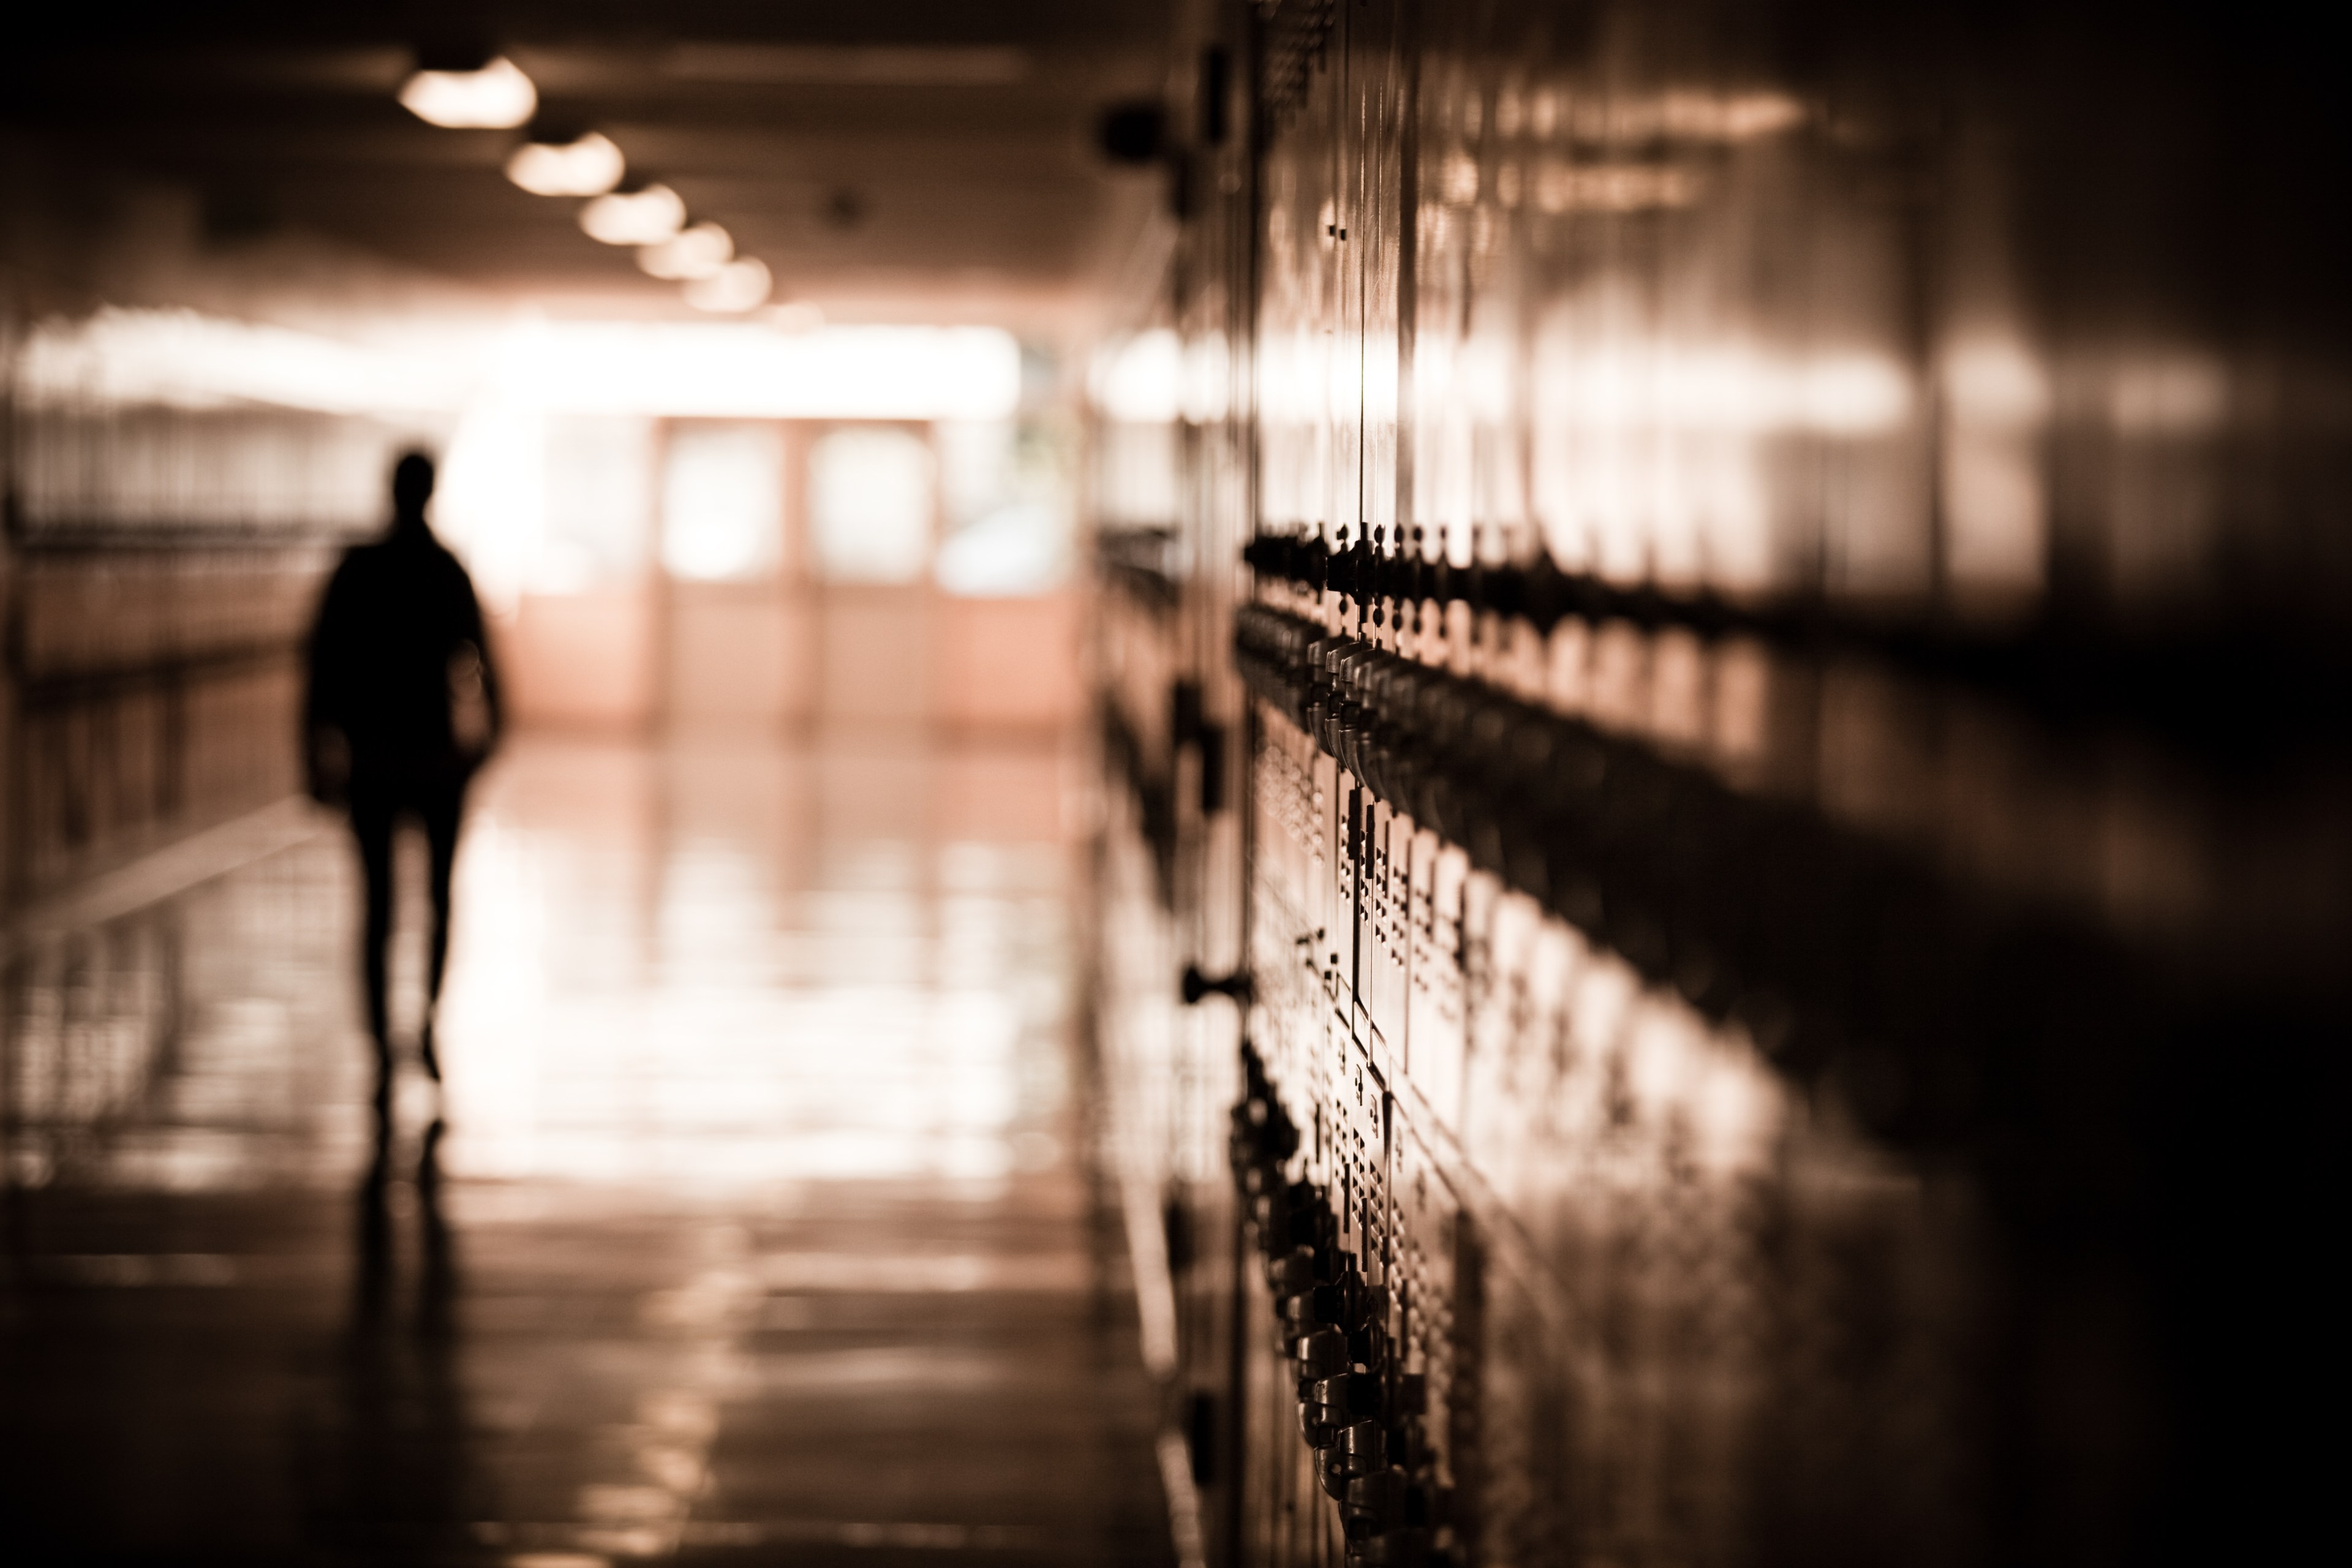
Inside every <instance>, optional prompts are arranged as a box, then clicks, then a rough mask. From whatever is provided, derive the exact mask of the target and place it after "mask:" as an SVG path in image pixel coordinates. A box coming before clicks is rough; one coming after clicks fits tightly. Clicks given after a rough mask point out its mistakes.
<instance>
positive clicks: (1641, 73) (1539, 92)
mask: <svg viewBox="0 0 2352 1568" xmlns="http://www.w3.org/2000/svg"><path fill="white" fill-rule="evenodd" d="M1185 14H1186V16H1187V22H1186V26H1187V29H1188V31H1187V33H1186V35H1185V36H1186V37H1187V39H1188V40H1189V46H1188V47H1192V50H1193V52H1192V54H1191V55H1190V56H1189V57H1188V59H1187V63H1186V66H1185V67H1184V68H1182V69H1181V70H1179V71H1178V72H1177V73H1176V76H1175V78H1174V79H1173V80H1172V81H1171V92H1170V95H1169V102H1170V104H1171V110H1170V111H1169V114H1168V119H1167V124H1168V126H1169V131H1168V135H1167V138H1166V141H1167V142H1168V146H1167V149H1166V151H1165V153H1164V158H1165V162H1166V163H1167V166H1168V188H1169V196H1170V209H1169V210H1170V213H1171V227H1172V230H1173V237H1172V242H1171V244H1170V246H1169V255H1170V258H1171V259H1170V263H1169V266H1168V269H1167V272H1166V274H1165V276H1164V277H1163V278H1162V279H1160V291H1159V292H1158V294H1157V295H1156V296H1155V297H1153V298H1150V299H1148V300H1139V301H1137V302H1136V303H1137V311H1138V323H1137V332H1136V335H1135V336H1134V338H1132V339H1131V340H1130V341H1129V345H1128V347H1127V348H1126V349H1125V350H1123V351H1119V353H1118V354H1117V355H1115V357H1114V359H1113V360H1112V362H1111V363H1112V371H1113V372H1114V373H1115V374H1106V375H1105V376H1104V377H1102V378H1101V379H1102V380H1103V382H1104V383H1105V384H1106V385H1107V386H1110V387H1114V388H1115V389H1116V390H1117V391H1118V396H1116V397H1107V398H1106V399H1105V401H1104V405H1103V407H1102V408H1101V409H1100V410H1099V414H1100V416H1101V421H1102V424H1103V426H1104V427H1105V428H1104V437H1103V441H1102V443H1101V450H1102V451H1104V452H1105V453H1108V454H1109V455H1110V459H1111V460H1107V461H1106V463H1105V464H1104V466H1103V469H1102V474H1103V479H1102V483H1103V487H1104V489H1103V493H1102V494H1101V495H1099V496H1098V497H1097V503H1098V504H1097V512H1098V516H1099V518H1100V520H1101V521H1103V522H1104V523H1105V524H1106V525H1107V527H1108V529H1110V530H1111V531H1110V532H1108V533H1107V535H1106V542H1105V546H1104V551H1103V555H1104V564H1105V567H1106V583H1107V585H1108V589H1109V590H1110V591H1109V592H1108V593H1107V594H1106V595H1105V601H1104V610H1103V616H1102V621H1103V631H1102V637H1101V646H1102V647H1103V649H1104V650H1105V652H1106V655H1107V657H1106V658H1105V659H1104V660H1103V663H1102V668H1103V670H1104V672H1105V674H1104V684H1103V691H1102V696H1103V717H1104V733H1105V737H1106V746H1105V757H1106V762H1107V763H1108V765H1109V774H1110V778H1109V782H1110V784H1111V786H1112V794H1113V796H1114V809H1112V810H1111V811H1110V812H1109V813H1108V816H1107V819H1106V845H1105V849H1106V852H1105V855H1104V857H1103V858H1102V861H1101V865H1102V868H1103V876H1102V877H1101V879H1100V882H1099V897H1100V898H1101V900H1102V901H1103V910H1102V918H1101V919H1100V920H1099V921H1098V922H1097V926H1098V930H1099V931H1101V933H1102V936H1101V941H1102V944H1103V950H1104V951H1103V956H1102V962H1101V963H1100V966H1099V970H1098V982H1099V989H1100V992H1101V996H1100V1005H1099V1007H1098V1009H1097V1015H1098V1022H1099V1025H1100V1030H1101V1035H1102V1044H1103V1047H1104V1050H1105V1054H1106V1058H1107V1061H1108V1064H1109V1088H1110V1089H1111V1091H1112V1098H1113V1101H1114V1108H1115V1109H1114V1116H1113V1120H1114V1124H1115V1125H1116V1126H1117V1127H1118V1128H1119V1129H1121V1130H1122V1131H1124V1132H1125V1133H1126V1135H1127V1138H1128V1142H1129V1147H1128V1149H1127V1151H1126V1161H1127V1170H1128V1173H1129V1179H1130V1181H1135V1182H1142V1183H1147V1184H1151V1185H1152V1191H1153V1193H1154V1194H1155V1195H1156V1196H1157V1197H1158V1198H1159V1199H1160V1201H1161V1202H1162V1203H1163V1204H1164V1205H1165V1209H1166V1226H1165V1230H1166V1236H1165V1243H1166V1246H1165V1252H1166V1258H1167V1262H1168V1265H1169V1268H1170V1272H1171V1297H1172V1300H1173V1303H1174V1306H1175V1310H1176V1319H1177V1321H1176V1326H1175V1331H1174V1333H1173V1341H1174V1350H1173V1352H1172V1355H1171V1361H1170V1363H1169V1364H1168V1366H1167V1368H1166V1371H1167V1375H1168V1381H1169V1393H1170V1400H1171V1404H1170V1420H1171V1426H1174V1427H1176V1428H1178V1429H1180V1430H1181V1432H1182V1433H1183V1435H1184V1436H1185V1437H1186V1439H1187V1441H1188V1446H1189V1448H1190V1452H1191V1455H1192V1480H1193V1482H1194V1484H1195V1486H1196V1488H1197V1489H1198V1499H1197V1501H1198V1504H1199V1508H1200V1510H1201V1512H1200V1516H1201V1518H1202V1533H1201V1536H1200V1551H1201V1554H1202V1557H1203V1558H1204V1559H1206V1560H1211V1561H1216V1562H1231V1563H1274V1564H1293V1563H1297V1564H1310V1563H1311V1564H1322V1563H1331V1564H1337V1563H1342V1562H1345V1563H1455V1564H1467V1563H1741V1562H1761V1563H1776V1562H1790V1563H1798V1562H1804V1563H1844V1562H1857V1563H1859V1562H1878V1561H1894V1560H1901V1561H1922V1562H1951V1563H1981V1562H1992V1561H2004V1562H2006V1561H2026V1560H2042V1559H2049V1560H2060V1559H2063V1560H2066V1561H2070V1562H2119V1561H2133V1560H2138V1559H2141V1558H2145V1557H2147V1556H2149V1555H2152V1554H2154V1553H2155V1552H2156V1551H2157V1550H2158V1548H2159V1546H2160V1544H2161V1543H2164V1542H2174V1543H2178V1542H2181V1541H2184V1540H2187V1539H2189V1538H2190V1536H2191V1535H2197V1536H2200V1538H2204V1539H2210V1540H2211V1541H2214V1542H2234V1543H2237V1544H2238V1545H2243V1544H2244V1543H2246V1542H2251V1541H2253V1540H2255V1539H2258V1538H2267V1537H2272V1536H2275V1535H2278V1534H2279V1532H2281V1531H2284V1529H2285V1528H2286V1527H2287V1521H2291V1520H2293V1519H2294V1518H2296V1517H2298V1510H2299V1509H2300V1508H2301V1506H2302V1505H2301V1504H2300V1503H2299V1502H2297V1501H2295V1499H2296V1498H2298V1497H2303V1496H2305V1494H2306V1490H2307V1489H2308V1486H2309V1483H2310V1482H2311V1480H2312V1479H2313V1474H2314V1472H2313V1471H2312V1468H2311V1464H2310V1459H2309V1456H2308V1455H2307V1454H2305V1453H2304V1452H2303V1451H2302V1450H2301V1449H2300V1448H2298V1447H2296V1446H2295V1445H2294V1443H2293V1441H2292V1440H2291V1439H2286V1438H2284V1437H2278V1436H2249V1433H2250V1431H2252V1426H2253V1424H2252V1421H2251V1419H2250V1417H2251V1416H2252V1411H2253V1409H2254V1408H2255V1404H2256V1398H2255V1393H2254V1391H2255V1390H2256V1389H2257V1388H2258V1387H2259V1386H2260V1385H2263V1384H2264V1383H2265V1382H2266V1381H2269V1382H2273V1383H2280V1382H2292V1381H2294V1379H2295V1378H2296V1377H2298V1376H2301V1375H2305V1374H2307V1373H2308V1372H2309V1370H2310V1369H2313V1368H2315V1367H2316V1366H2318V1365H2319V1364H2321V1363H2323V1362H2324V1361H2325V1359H2326V1358H2325V1356H2324V1354H2323V1353H2322V1352H2321V1350H2320V1345H2321V1339H2320V1337H2319V1333H2320V1328H2321V1325H2320V1323H2319V1321H2318V1319H2317V1316H2316V1315H2315V1313H2314V1311H2313V1310H2312V1309H2311V1306H2310V1302H2311V1300H2313V1298H2312V1297H2311V1295H2310V1294H2309V1289H2310V1287H2311V1286H2312V1285H2313V1284H2314V1283H2315V1271H2314V1269H2315V1265H2314V1259H2313V1256H2312V1254H2311V1252H2310V1249H2309V1247H2308V1246H2307V1245H2305V1241H2307V1236H2306V1237H2305V1240H2301V1241H2299V1240H2298V1239H2297V1237H2298V1235H2299V1233H2306V1232H2307V1231H2308V1230H2309V1228H2310V1227H2311V1226H2313V1225H2314V1224H2315V1223H2316V1221H2315V1215H2314V1214H2313V1213H2312V1209H2311V1196H2312V1193H2313V1191H2314V1190H2315V1188H2314V1184H2313V1181H2312V1177H2313V1174H2314V1173H2315V1172H2318V1171H2321V1170H2324V1169H2326V1168H2327V1165H2328V1162H2327V1160H2326V1157H2325V1156H2324V1155H2323V1154H2322V1152H2321V1151H2322V1150H2323V1149H2324V1148H2325V1147H2326V1146H2327V1142H2328V1135H2327V1133H2326V1130H2325V1128H2324V1126H2323V1125H2322V1123H2323V1121H2324V1117H2325V1114H2326V1113H2325V1112H2324V1111H2323V1110H2319V1109H2317V1107H2319V1106H2322V1105H2324V1104H2326V1103H2328V1102H2329V1097H2328V1095H2327V1093H2326V1083H2327V1081H2328V1076H2329V1071H2330V1069H2329V1068H2327V1067H2326V1062H2327V1061H2328V1060H2329V1059H2331V1057H2330V1050H2329V1045H2328V1043H2329V1042H2331V1041H2334V1040H2338V1039H2340V1038H2341V1036H2342V1033H2343V1031H2342V1027H2341V1025H2342V1019H2343V1012H2344V1008H2343V1002H2344V993H2343V984H2342V980H2341V977H2340V975H2339V974H2338V973H2336V971H2337V969H2338V967H2339V965H2338V963H2337V961H2336V958H2335V956H2334V955H2335V954H2336V953H2338V952H2341V950H2342V945H2343V939H2344V938H2345V936H2346V935H2347V934H2348V933H2347V923H2352V910H2347V907H2346V903H2345V895H2344V892H2343V889H2345V888H2346V887H2347V886H2352V877H2347V874H2346V873H2347V869H2352V862H2347V851H2352V833H2347V826H2352V817H2347V813H2346V810H2345V808H2344V806H2343V805H2342V804H2341V803H2342V801H2343V799H2344V795H2343V791H2342V788H2341V784H2342V781H2343V779H2344V777H2345V771H2344V766H2343V757H2344V752H2345V736H2344V733H2343V730H2342V726H2341V723H2340V721H2338V720H2336V719H2335V718H2334V717H2333V715H2332V708H2331V705H2330V703H2329V701H2328V698H2327V693H2328V692H2330V691H2331V690H2332V689H2334V686H2335V685H2336V683H2337V681H2338V677H2339V675H2340V672H2341V670H2342V668H2343V664H2344V653H2345V647H2346V645H2345V644H2344V641H2343V638H2342V636H2341V622H2340V616H2338V614H2337V610H2338V607H2339V606H2340V605H2341V603H2342V602H2343V599H2344V597H2345V594H2346V591H2347V588H2352V554H2347V539H2352V535H2347V533H2346V531H2344V530H2343V528H2342V527H2341V525H2340V520H2339V514H2340V510H2341V509H2340V507H2339V505H2338V504H2337V502H2338V498H2339V497H2340V496H2341V495H2342V493H2343V491H2344V488H2345V485H2344V481H2345V479H2346V476H2347V471H2352V470H2347V452H2352V442H2347V439H2346V437H2347V431H2345V430H2344V429H2343V428H2342V427H2341V424H2340V415H2339V414H2338V413H2336V412H2334V410H2335V409H2336V404H2335V403H2334V402H2333V401H2332V400H2331V397H2332V395H2330V394H2328V393H2327V392H2326V390H2325V389H2326V387H2327V386H2329V385H2332V384H2334V378H2336V377H2337V376H2338V375H2339V374H2340V368H2339V367H2340V366H2341V365H2342V364H2343V363H2346V361H2347V359H2352V354H2347V352H2346V348H2347V345H2346V342H2345V339H2346V332H2345V328H2346V327H2347V324H2352V323H2347V319H2346V315H2345V311H2344V310H2343V307H2342V301H2341V299H2340V291H2338V290H2336V289H2334V288H2333V287H2332V286H2330V285H2328V284H2327V283H2326V279H2327V277H2328V276H2329V274H2330V272H2331V271H2339V272H2340V269H2341V263H2342V261H2343V260H2344V259H2346V258H2347V251H2352V246H2347V230H2346V226H2344V225H2343V223H2342V222H2341V220H2340V218H2339V217H2338V216H2336V211H2335V209H2334V208H2333V207H2332V206H2329V205H2326V204H2317V203H2314V202H2313V201H2312V200H2311V199H2310V195H2311V193H2312V192H2315V191H2317V190H2322V189H2334V188H2340V187H2341V184H2342V182H2341V174H2342V173H2343V169H2342V167H2341V159H2340V156H2339V153H2340V147H2339V146H2338V144H2337V142H2336V141H2334V140H2331V139H2328V138H2326V137H2324V136H2313V135H2311V134H2309V132H2311V131H2312V129H2313V127H2312V126H2311V125H2310V124H2309V123H2307V118H2306V111H2307V110H2308V108H2309V106H2310V105H2312V104H2315V103H2316V102H2318V101H2321V99H2320V97H2318V96H2314V95H2313V94H2312V92H2311V90H2310V89H2313V88H2314V87H2315V80H2314V79H2312V78H2311V77H2310V75H2309V72H2308V68H2307V66H2306V65H2305V63H2304V62H2302V61H2301V60H2300V59H2299V58H2297V52H2296V51H2295V50H2293V49H2289V48H2284V47H2281V38H2282V37H2283V36H2284V35H2280V34H2277V33H2275V32H2274V31H2271V30H2266V28H2265V26H2263V25H2261V24H2258V23H2253V22H2247V23H2245V24H2243V25H2242V26H2241V25H2239V24H2228V25H2226V26H2224V30H2223V31H2221V32H2220V33H2217V34H2214V35H2211V36H2205V35H2200V33H2198V32H2197V30H2196V29H2197V28H2198V27H2200V26H2223V25H2221V24H2211V23H2208V22H2204V21H2201V20H2199V19H2194V18H2190V17H2189V16H2187V15H2186V14H2183V15H2179V16H2175V15H2170V14H2168V15H2167V16H2162V17H2146V16H2136V17H2135V18H2134V20H2133V23H2132V25H2131V26H2128V27H2114V26H2105V25H2104V24H2103V23H2102V21H2101V19H2100V18H2099V17H2097V16H2094V15H2092V14H2091V10H2090V8H2084V7H2060V8H2058V9H2055V10H2049V11H2047V12H2046V13H2037V14H2035V15H2034V16H2023V15H2011V14H2008V13H2001V14H1998V15H1984V14H1979V13H1978V12H1975V11H1970V10H1968V9H1967V8H1960V7H1953V8H1949V9H1948V10H1945V9H1930V10H1928V11H1925V12H1918V11H1914V12H1911V13H1906V14H1903V15H1901V16H1895V15H1893V14H1889V15H1886V16H1860V15H1858V14H1854V13H1853V12H1851V11H1850V10H1839V9H1836V8H1832V7H1826V6H1822V5H1811V4H1801V3H1793V0H1792V3H1790V4H1787V5H1774V6H1768V7H1764V8H1761V9H1754V10H1751V11H1749V12H1746V13H1742V14H1740V15H1739V16H1730V15H1728V14H1725V13H1722V12H1721V11H1720V9H1719V8H1710V7H1705V6H1698V5H1687V6H1686V5H1671V4H1670V5H1601V6H1597V7H1556V6H1526V7H1507V6H1465V7H1454V8H1451V9H1447V8H1432V7H1426V6H1412V5H1402V4H1384V3H1370V4H1364V5H1331V4H1328V0H1312V3H1306V4H1298V3H1292V0H1282V3H1279V4H1275V5H1249V6H1244V5H1218V4H1214V3H1211V0H1203V3H1202V4H1200V5H1193V6H1191V7H1188V8H1186V13H1185ZM2109 20H2112V19H2109ZM2257 168H2259V169H2262V170H2263V171H2265V173H2264V174H2263V177H2262V179H2261V180H2259V181H2250V179H2249V177H2248V176H2247V175H2246V171H2249V170H2252V169H2257ZM1169 338H1172V339H1173V340H1174V347H1173V352H1163V351H1162V350H1161V349H1160V348H1159V347H1152V348H1151V350H1150V353H1146V352H1144V351H1143V347H1142V346H1141V345H1151V344H1155V343H1158V342H1162V341H1164V340H1166V339H1169ZM1153 363H1159V364H1160V365H1162V366H1163V367H1164V369H1165V372H1166V374H1167V376H1168V378H1169V382H1170V384H1169V385H1168V386H1167V387H1166V388H1164V389H1163V391H1162V394H1161V395H1160V397H1159V398H1158V400H1157V406H1158V407H1159V409H1160V413H1161V414H1162V415H1164V419H1163V420H1162V423H1161V424H1160V426H1159V427H1158V428H1156V429H1155V428H1148V427H1147V426H1150V421H1151V420H1152V418H1154V417H1155V416H1154V415H1153V414H1152V412H1151V411H1152V409H1153V407H1154V400H1153V399H1152V398H1150V397H1145V396H1140V395H1136V388H1135V385H1134V383H1135V382H1136V380H1137V379H1138V377H1139V375H1140V374H1141V373H1142V371H1143V370H1144V369H1147V368H1149V367H1150V365H1151V364H1153ZM1137 453H1149V454H1151V455H1152V457H1153V461H1152V462H1150V463H1146V462H1143V461H1140V460H1138V459H1134V458H1133V455H1134V454H1137ZM1171 459H1172V462H1171ZM1146 525H1148V526H1146ZM1180 972H1181V979H1182V984H1181V987H1180V986H1179V984H1177V981H1178V978H1179V973H1180ZM1135 1207H1136V1205H1135V1200H1134V1199H1133V1198H1130V1215H1132V1214H1133V1213H1134V1212H1135ZM1147 1272H1148V1271H1147ZM2225 1367H2226V1368H2227V1369H2228V1370H2226V1371H2224V1370H2222V1369H2223V1368H2225ZM2223 1434H2228V1436H2222V1435H2223ZM2257 1486H2259V1489H2257ZM2282 1494H2284V1496H2283V1495H2282ZM2308 1495H2310V1496H2316V1495H2317V1494H2316V1493H2315V1492H2311V1493H2309V1494H2308ZM2264 1500H2267V1501H2264ZM1180 1511H1181V1510H1180Z"/></svg>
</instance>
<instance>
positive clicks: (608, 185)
mask: <svg viewBox="0 0 2352 1568" xmlns="http://www.w3.org/2000/svg"><path fill="white" fill-rule="evenodd" d="M625 167H626V164H625V161H624V160H623V159H622V157H621V150H620V149H619V148H618V147H615V146H614V145H613V141H612V138H610V137H608V136H604V135H601V134H599V133H598V132H593V131H591V132H588V134H587V135H585V136H583V137H582V138H580V140H579V141H577V142H524V143H523V144H522V145H521V146H520V147H518V148H516V149H515V150H514V156H512V157H510V158H509V159H508V160H507V178H508V179H509V180H512V181H513V182H514V183H515V184H518V185H520V186H521V187H522V188H523V189H524V190H526V191H529V192H530V194H531V195H535V196H601V195H604V193H605V192H606V191H609V190H611V189H612V188H613V187H614V185H617V184H620V183H621V174H622V173H623V171H624V169H625Z"/></svg>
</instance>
